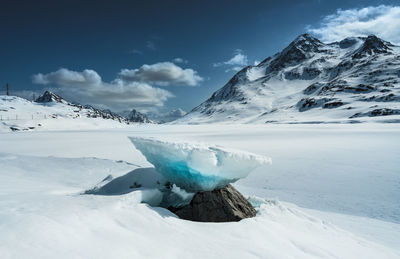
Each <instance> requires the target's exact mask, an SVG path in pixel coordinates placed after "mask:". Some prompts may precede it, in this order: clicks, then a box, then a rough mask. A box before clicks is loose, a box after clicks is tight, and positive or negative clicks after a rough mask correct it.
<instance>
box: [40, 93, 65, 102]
mask: <svg viewBox="0 0 400 259" xmlns="http://www.w3.org/2000/svg"><path fill="white" fill-rule="evenodd" d="M35 102H37V103H50V102H57V103H68V102H67V101H65V100H64V99H63V98H62V97H61V96H59V95H57V94H55V93H53V92H51V91H45V92H44V93H43V94H42V95H41V96H39V97H38V98H37V99H36V100H35Z"/></svg>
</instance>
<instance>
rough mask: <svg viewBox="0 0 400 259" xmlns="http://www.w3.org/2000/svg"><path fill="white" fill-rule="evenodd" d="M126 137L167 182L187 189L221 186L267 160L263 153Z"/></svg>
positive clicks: (266, 162)
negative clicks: (261, 154) (257, 153)
mask: <svg viewBox="0 0 400 259" xmlns="http://www.w3.org/2000/svg"><path fill="white" fill-rule="evenodd" d="M130 140H131V141H132V143H133V144H134V145H135V147H136V148H137V149H138V150H139V151H140V152H141V153H142V154H143V155H144V156H145V157H146V159H147V161H149V162H150V163H151V164H152V165H154V167H155V168H156V170H157V171H158V172H159V173H161V174H162V175H163V176H164V177H165V178H166V179H167V180H168V181H170V182H171V183H174V184H176V185H177V186H179V187H181V188H183V189H185V190H186V191H190V192H195V191H210V190H213V189H215V188H220V187H224V186H225V185H227V184H228V183H232V182H235V181H237V180H239V179H241V178H244V177H246V176H247V175H248V174H249V173H250V172H251V171H252V170H254V169H255V168H256V167H259V166H262V165H264V164H269V163H270V162H271V159H270V158H268V157H265V156H260V155H256V154H252V153H248V152H243V151H238V150H229V149H225V148H222V147H217V146H208V145H205V144H199V143H183V142H167V141H161V140H155V139H145V138H136V137H130Z"/></svg>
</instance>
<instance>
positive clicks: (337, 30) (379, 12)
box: [307, 5, 400, 44]
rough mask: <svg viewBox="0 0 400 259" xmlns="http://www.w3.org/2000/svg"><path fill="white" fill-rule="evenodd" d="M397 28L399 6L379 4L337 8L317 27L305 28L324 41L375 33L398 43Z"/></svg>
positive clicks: (399, 21)
mask: <svg viewBox="0 0 400 259" xmlns="http://www.w3.org/2000/svg"><path fill="white" fill-rule="evenodd" d="M399 28H400V7H399V6H386V5H380V6H369V7H364V8H360V9H348V10H342V9H338V10H337V11H336V13H334V14H331V15H328V16H326V17H324V18H323V20H322V22H321V24H320V25H319V27H311V26H308V27H307V30H308V32H310V33H313V34H315V35H316V36H318V37H320V38H321V40H322V41H325V42H333V41H339V40H342V39H344V38H346V37H352V36H367V35H370V34H375V35H377V36H378V37H380V38H382V39H384V40H388V41H391V42H392V43H395V44H400V29H399Z"/></svg>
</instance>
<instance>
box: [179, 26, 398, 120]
mask: <svg viewBox="0 0 400 259" xmlns="http://www.w3.org/2000/svg"><path fill="white" fill-rule="evenodd" d="M363 121H386V122H399V121H400V47H398V46H395V45H393V44H391V43H390V42H387V41H384V40H382V39H379V38H378V37H376V36H374V35H371V36H368V37H351V38H346V39H344V40H342V41H340V42H333V43H329V44H325V43H323V42H321V41H319V40H318V39H317V38H314V37H312V36H310V35H308V34H303V35H300V36H299V37H297V38H296V39H295V40H294V41H293V42H292V43H290V45H289V46H288V47H286V48H285V49H283V50H282V51H281V52H279V53H277V54H275V55H274V56H272V57H268V58H267V59H265V60H264V61H262V62H261V63H260V64H258V65H257V66H248V67H245V68H243V69H242V70H241V71H239V72H238V73H237V74H236V75H235V76H234V77H233V78H232V79H231V80H229V82H228V83H227V84H226V85H225V86H224V87H222V88H221V89H219V90H218V91H216V92H215V93H213V94H212V96H211V97H210V98H209V99H208V100H206V101H205V102H203V103H202V104H200V105H199V106H197V107H196V108H194V109H193V110H192V111H191V112H190V113H188V114H187V115H186V116H184V117H183V118H182V119H179V120H177V121H176V122H175V123H221V122H222V123H269V122H277V123H323V122H329V123H335V122H336V123H342V122H363Z"/></svg>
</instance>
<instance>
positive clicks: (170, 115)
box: [149, 108, 187, 123]
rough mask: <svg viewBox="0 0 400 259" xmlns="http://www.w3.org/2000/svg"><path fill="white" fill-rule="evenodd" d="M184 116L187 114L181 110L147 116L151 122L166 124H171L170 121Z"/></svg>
mask: <svg viewBox="0 0 400 259" xmlns="http://www.w3.org/2000/svg"><path fill="white" fill-rule="evenodd" d="M186 114H187V112H185V111H184V110H182V109H181V108H178V109H173V110H171V111H169V112H166V113H152V114H149V117H150V118H151V119H152V120H154V121H157V122H158V123H166V122H171V121H174V120H177V119H180V118H182V117H183V116H185V115H186Z"/></svg>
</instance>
